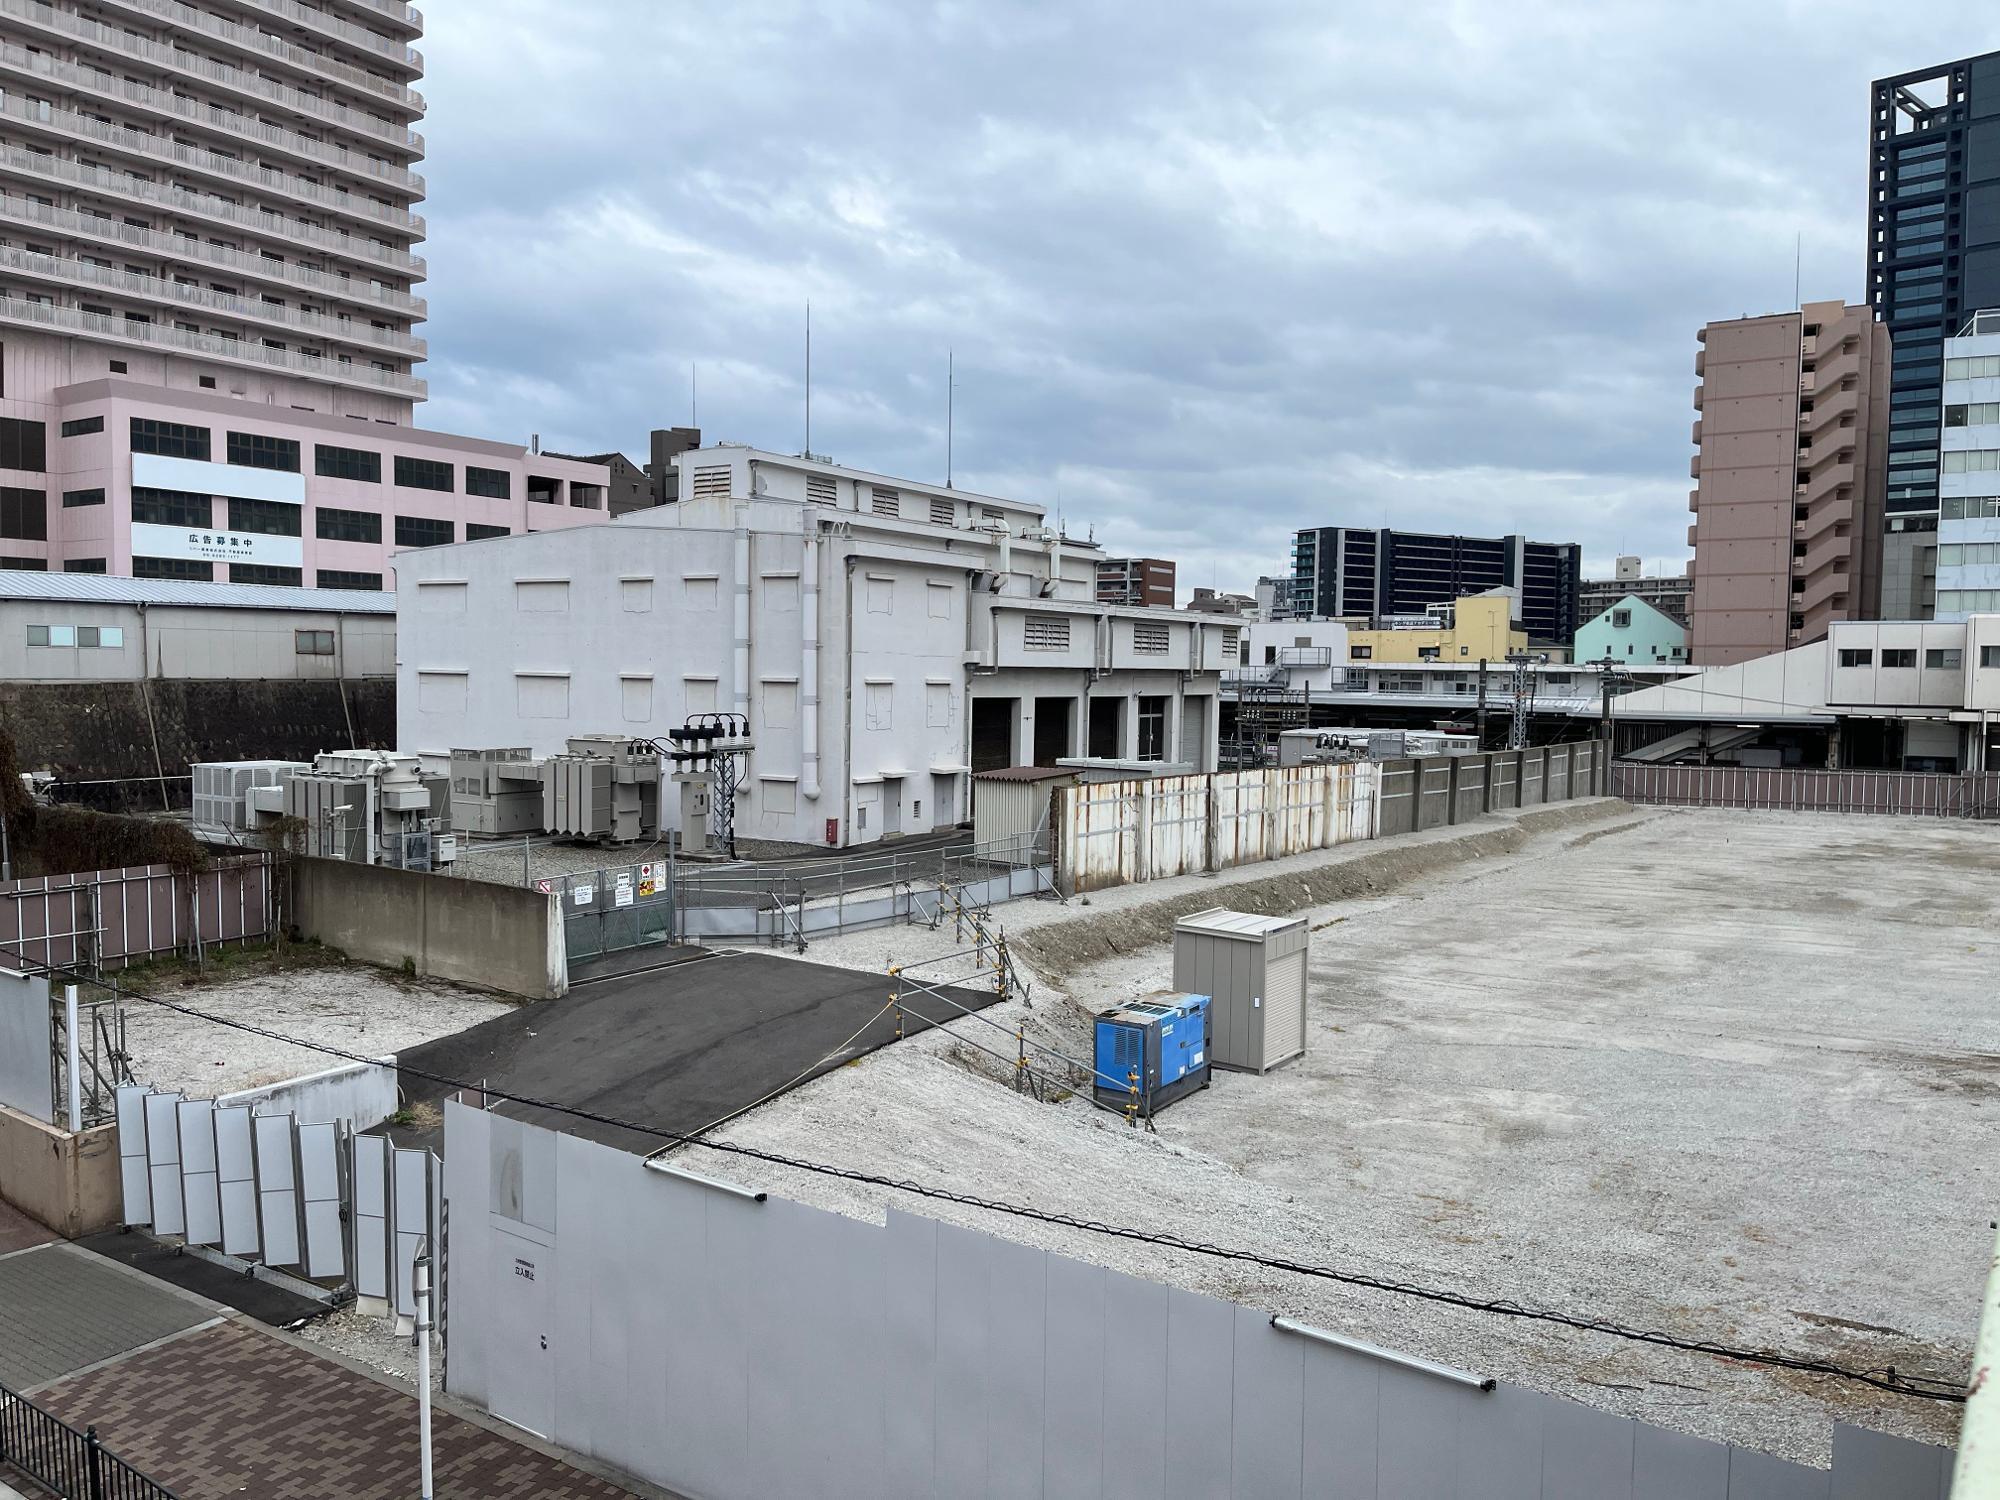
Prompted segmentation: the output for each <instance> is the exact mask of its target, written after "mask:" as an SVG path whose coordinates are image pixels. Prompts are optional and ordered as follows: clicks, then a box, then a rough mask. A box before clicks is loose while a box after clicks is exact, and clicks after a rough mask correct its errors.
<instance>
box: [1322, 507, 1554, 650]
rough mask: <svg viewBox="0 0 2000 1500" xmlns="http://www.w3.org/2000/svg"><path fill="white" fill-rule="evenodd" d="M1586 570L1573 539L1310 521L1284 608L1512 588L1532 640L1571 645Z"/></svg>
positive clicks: (1369, 608) (1400, 608)
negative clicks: (1430, 532) (1457, 533)
mask: <svg viewBox="0 0 2000 1500" xmlns="http://www.w3.org/2000/svg"><path fill="white" fill-rule="evenodd" d="M1582 569H1583V549H1582V548H1581V547H1579V546H1578V545H1577V544H1576V543H1574V542H1531V541H1528V540H1527V539H1526V538H1525V537H1519V536H1505V537H1470V536H1430V535H1426V534H1424V533H1422V532H1415V531H1391V530H1379V531H1376V530H1369V531H1364V530H1361V529H1359V528H1356V527H1351V526H1316V527H1308V528H1306V529H1304V530H1302V531H1300V532H1299V533H1298V534H1297V536H1295V537H1294V538H1293V541H1292V580H1291V597H1290V599H1289V601H1287V611H1288V614H1289V617H1290V618H1292V619H1296V620H1310V619H1361V618H1366V619H1370V620H1376V619H1382V618H1384V617H1389V616H1397V615H1410V616H1416V615H1422V614H1424V613H1425V612H1426V611H1428V610H1430V609H1431V608H1433V607H1434V606H1441V605H1446V604H1450V603H1451V602H1452V601H1453V600H1455V599H1462V598H1465V597H1467V596H1468V595H1471V594H1479V593H1484V592H1485V591H1486V590H1488V589H1493V588H1512V589H1518V590H1519V591H1520V595H1521V621H1522V624H1523V625H1524V626H1525V627H1526V628H1527V631H1528V635H1529V636H1530V638H1531V639H1533V640H1536V641H1547V642H1550V643H1552V644H1557V645H1565V646H1566V645H1568V644H1569V642H1570V640H1571V638H1572V637H1574V636H1575V635H1576V627H1577V625H1578V624H1579V623H1581V622H1580V620H1579V618H1578V614H1577V609H1578V599H1579V596H1580V593H1581V589H1582Z"/></svg>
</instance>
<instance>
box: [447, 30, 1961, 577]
mask: <svg viewBox="0 0 2000 1500" xmlns="http://www.w3.org/2000/svg"><path fill="white" fill-rule="evenodd" d="M1892 13H1893V15H1894V20H1893V22H1891V21H1890V20H1889V19H1888V18H1889V16H1890V15H1891V14H1892ZM427 14H428V19H429V26H430V31H429V34H428V36H427V37H426V39H425V41H424V43H423V46H424V50H425V53H426V58H427V70H428V76H427V78H426V79H425V81H424V85H423V87H424V90H425V92H426V94H427V95H428V97H429V100H430V117H429V119H428V121H427V122H426V123H425V125H424V126H423V129H424V131H425V133H426V135H427V137H428V141H429V147H428V154H429V160H428V163H427V165H426V167H425V171H426V173H427V175H428V177H429V181H430V191H431V198H430V201H429V203H428V204H427V205H426V210H425V211H426V212H427V214H428V217H429V220H430V243H429V245H428V247H427V253H428V256H429V259H430V277H431V280H430V284H429V286H428V288H427V289H426V290H427V291H428V294H429V297H430V303H431V322H430V326H429V329H428V330H427V331H428V334H429V337H430V343H431V351H432V357H431V360H430V364H429V366H428V370H427V373H428V375H429V378H430V383H431V400H430V402H429V404H428V407H427V409H425V410H424V411H422V412H421V413H420V421H421V422H422V423H423V425H425V426H429V427H435V428H441V429H444V430H447V431H460V432H467V433H472V434H477V435H480V436H488V437H496V438H510V439H513V440H516V441H525V440H526V438H527V436H528V434H529V433H530V432H539V433H540V434H541V435H542V440H543V443H544V445H545V446H548V447H554V448H559V449H564V450H568V451H599V450H603V449H609V448H619V449H622V450H623V451H625V452H626V453H627V454H628V455H630V456H631V457H632V458H633V459H634V460H635V461H638V462H644V460H645V451H644V450H645V445H646V433H647V431H648V430H649V429H650V428H652V427H655V426H669V425H673V424H679V423H685V422H687V420H688V416H689V368H690V366H691V365H692V366H695V367H698V370H699V420H700V426H701V428H702V431H703V433H704V435H705V436H706V437H708V438H709V439H710V440H715V439H723V440H728V441H740V442H748V443H753V444H755V445H757V446H759V447H765V448H772V449H777V450H779V451H784V452H796V451H798V450H799V449H800V448H801V446H802V445H803V444H804V442H805V431H804V417H803V407H804V401H803V388H804V380H803V374H804V371H803V363H804V361H803V324H804V307H805V303H806V302H807V300H808V299H810V300H811V302H812V307H813V403H812V422H813V425H812V446H813V449H814V451H815V452H818V453H823V454H830V455H832V456H833V457H834V458H835V459H837V460H838V461H840V462H842V463H847V464H852V465H855V466H857V467H860V468H867V469H874V470H878V471H882V472H886V473H890V474H896V475H904V476H908V477H911V478H918V479H928V480H941V479H943V478H944V475H945V391H946V379H945V364H946V351H947V349H955V350H956V355H957V371H958V391H957V420H956V423H955V434H956V437H955V470H956V481H957V483H958V484H959V485H960V486H961V487H962V488H967V489H977V490H985V491H988V492H991V493H996V494H1003V495H1008V496H1013V497H1017V498H1020V499H1025V500H1034V501H1040V502H1042V503H1044V504H1047V505H1049V506H1050V507H1051V508H1052V509H1059V510H1060V511H1061V513H1062V514H1063V516H1064V517H1065V519H1066V520H1067V522H1068V523H1069V525H1070V528H1071V530H1072V531H1074V532H1077V533H1079V534H1081V532H1082V531H1083V529H1084V528H1086V527H1088V526H1091V525H1094V526H1095V528H1096V534H1097V537H1098V539H1099V540H1100V541H1101V542H1103V543H1104V544H1105V545H1106V546H1107V547H1109V548H1111V549H1112V550H1113V551H1114V552H1128V551H1129V552H1147V553H1155V554H1163V555H1165V556H1168V557H1172V558H1175V559H1177V560H1178V561H1179V563H1180V566H1181V585H1182V591H1183V594H1185V592H1186V590H1187V589H1188V588H1189V587H1190V586H1192V585H1194V584H1207V583H1211V582H1213V583H1219V584H1220V585H1221V586H1222V587H1224V588H1247V587H1248V586H1249V584H1250V583H1251V582H1252V581H1253V580H1254V579H1255V578H1256V576H1257V575H1258V574H1259V573H1262V572H1277V571H1282V570H1283V569H1285V568H1287V567H1288V566H1289V564H1288V562H1287V561H1286V558H1287V554H1288V552H1289V548H1290V537H1291V533H1292V531H1293V530H1294V529H1296V528H1297V527H1300V526H1309V525H1338V524H1348V525H1365V526H1379V525H1385V524H1393V525H1398V526H1404V527H1409V528H1415V529H1423V530H1434V531H1465V532H1471V533H1482V534H1495V533H1504V532H1514V531H1520V532H1525V533H1527V534H1528V535H1529V536H1531V537H1533V538H1535V539H1537V540H1547V541H1579V542H1581V543H1582V544H1583V548H1584V557H1585V563H1586V569H1587V571H1592V572H1595V571H1597V570H1599V569H1602V568H1606V567H1608V564H1609V562H1610V560H1611V558H1612V557H1613V556H1614V555H1615V554H1617V553H1619V552H1620V551H1629V552H1636V553H1640V554H1642V555H1644V556H1645V557H1646V558H1647V559H1648V562H1649V565H1651V564H1657V563H1660V562H1665V563H1667V564H1669V565H1670V566H1671V567H1672V568H1673V569H1674V570H1676V571H1677V570H1678V568H1679V566H1680V565H1681V563H1682V562H1683V561H1684V560H1685V558H1686V556H1687V547H1686V534H1687V526H1688V522H1689V519H1690V518H1689V515H1688V511H1687V492H1688V489H1689V487H1690V484H1691V481H1690V480H1689V478H1688V473H1687V470H1688V459H1689V457H1690V456H1691V454H1692V448H1691V446H1690V442H1689V426H1690V424H1691V423H1692V421H1693V419H1694V415H1695V414H1694V411H1693V408H1692V404H1691V394H1692V389H1693V385H1694V373H1693V361H1694V353H1695V347H1696V346H1695V342H1694V334H1695V330H1696V329H1697V328H1698V327H1699V326H1700V325H1701V324H1702V323H1703V322H1705V321H1707V320H1709V319H1712V318H1724V317H1735V316H1741V315H1744V314H1751V313H1762V312H1772V311H1777V310H1780V309H1782V308H1784V307H1786V306H1788V305H1790V304H1791V300H1792V290H1793V251H1794V244H1795V242H1800V241H1799V238H1798V237H1802V245H1803V250H1802V256H1801V259H1802V264H1803V289H1804V293H1805V296H1806V297H1807V298H1808V299H1813V298H1825V297H1844V298H1848V299H1852V300H1858V299H1859V298H1860V296H1861V294H1862V279H1863V273H1864V259H1863V257H1864V223H1865V201H1866V198H1865V183H1866V148H1867V103H1868V96H1867V85H1868V83H1869V80H1870V79H1872V78H1874V77H1877V76H1881V75H1884V74H1887V73H1891V72H1901V71H1906V70H1909V69H1912V68H1918V67H1925V66H1929V65H1931V64H1933V63H1936V62H1941V61H1945V60H1948V59H1951V58H1955V57H1961V56H1965V55H1968V54H1971V53H1975V52H1979V51H1984V50H1988V49H1991V48H1994V47H2000V21H1996V20H1995V18H1994V14H1993V10H1992V6H1991V3H1990V0H1904V3H1903V4H1900V5H1897V6H1894V7H1886V6H1885V5H1884V4H1883V3H1882V0H1811V3H1791V0H1727V3H1709V0H1681V3H1667V0H1661V3H1657V4H1655V3H1645V4H1640V3H1633V0H1576V3H1572V0H1533V3H1531V4H1527V5H1519V6H1511V5H1500V4H1494V3H1491V0H1467V3H1432V0H1398V3H1392V4H1391V3H1376V0H1339V3H1334V0H1298V3H1279V0H1226V3H1224V0H1216V3H1207V4H1186V5H1159V4H1153V3H1147V0H1119V3H1111V0H1051V3H1046V4H1043V3H1014V0H933V3H919V0H822V3H814V4H805V3H800V4H782V3H770V4H765V3H760V0H476V3H473V0H434V3H433V4H431V5H430V6H429V7H427ZM1885 34H1889V35H1888V39H1887V40H1885V41H1876V40H1873V38H1876V37H1882V36H1884V35H1885ZM1859 38H1870V39H1871V40H1869V41H1868V42H1866V43H1865V44H1863V43H1858V42H1857V39H1859Z"/></svg>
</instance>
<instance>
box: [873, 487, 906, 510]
mask: <svg viewBox="0 0 2000 1500" xmlns="http://www.w3.org/2000/svg"><path fill="white" fill-rule="evenodd" d="M868 507H869V509H870V510H872V511H874V512H875V514H876V515H878V516H900V515H901V514H902V513H903V505H902V500H901V497H899V496H898V495H897V494H896V492H895V491H894V490H881V489H878V490H871V491H869V495H868Z"/></svg>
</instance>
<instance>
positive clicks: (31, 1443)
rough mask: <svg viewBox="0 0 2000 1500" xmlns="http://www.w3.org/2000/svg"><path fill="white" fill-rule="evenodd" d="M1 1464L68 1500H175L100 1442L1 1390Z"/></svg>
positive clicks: (89, 1432) (94, 1432) (93, 1435)
mask: <svg viewBox="0 0 2000 1500" xmlns="http://www.w3.org/2000/svg"><path fill="white" fill-rule="evenodd" d="M0 1464H12V1465H13V1466H14V1467H15V1468H17V1469H19V1470H20V1471H21V1472H22V1473H23V1474H26V1475H27V1476H28V1477H29V1478H30V1479H33V1480H34V1481H35V1482H36V1483H37V1484H42V1485H46V1486H47V1487H48V1488H49V1489H51V1490H53V1491H54V1492H55V1493H56V1494H58V1495H63V1496H68V1497H70V1500H175V1497H174V1492H173V1491H172V1490H170V1489H168V1488H167V1487H166V1486H165V1485H163V1484H159V1483H157V1482H155V1481H154V1480H151V1479H149V1478H147V1477H146V1476H145V1475H144V1474H142V1473H140V1472H139V1471H138V1470H137V1469H135V1468H133V1467H132V1465H130V1464H128V1463H126V1462H125V1460H124V1459H122V1458H120V1457H118V1455H117V1454H115V1453H113V1452H112V1451H111V1450H110V1449H108V1448H106V1447H105V1446H104V1445H103V1444H102V1443H100V1442H99V1441H98V1440H97V1429H96V1428H95V1427H86V1428H84V1429H83V1430H82V1431H81V1432H79V1431H78V1430H77V1429H76V1428H74V1427H72V1426H70V1425H69V1423H67V1422H65V1421H63V1420H62V1418H60V1417H58V1416H55V1415H53V1414H52V1413H50V1412H46V1411H43V1410H42V1409H41V1408H40V1407H39V1406H37V1405H35V1403H34V1402H32V1401H30V1400H28V1398H27V1397H25V1396H20V1395H16V1394H15V1393H14V1392H13V1391H10V1390H8V1389H7V1388H6V1387H5V1386H0Z"/></svg>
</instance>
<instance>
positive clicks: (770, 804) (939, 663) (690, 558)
mask: <svg viewBox="0 0 2000 1500" xmlns="http://www.w3.org/2000/svg"><path fill="white" fill-rule="evenodd" d="M679 470H680V476H681V496H680V501H679V503H678V504H674V505H666V506H661V507H658V508H656V509H649V510H644V511H639V512H636V513H634V514H631V515H627V516H622V517H620V518H618V519H617V520H615V521H613V522H611V523H609V524H607V525H604V526H591V527H581V528H576V529H572V530H567V531H560V532H557V531H550V532H541V533H536V534H533V535H527V536H513V537H505V538H496V539H493V540H488V541H478V542H466V543H461V544H458V545H455V546H443V547H431V548H426V549H424V550H422V551H414V552H405V553H401V554H399V555H398V556H397V558H396V559H395V566H396V570H397V586H398V593H397V596H396V606H397V654H398V662H397V673H396V675H397V734H398V742H399V745H400V748H401V749H403V750H404V751H405V752H412V751H414V752H416V753H418V754H420V755H422V756H423V757H424V759H425V762H426V764H427V765H428V766H436V767H439V768H442V767H443V765H444V758H445V757H446V756H447V754H448V753H449V752H450V751H451V750H453V749H455V748H463V749H478V748H487V747H501V746H523V747H526V748H528V749H529V750H531V751H532V752H534V753H535V754H538V755H539V754H546V753H549V752H551V751H556V750H560V749H562V748H563V744H564V741H565V740H566V739H567V738H568V737H569V736H571V735H580V734H631V735H635V736H645V737H648V738H658V739H664V738H665V736H666V733H667V731H668V730H669V729H670V728H672V727H674V726H677V725H680V724H682V723H683V722H685V721H686V719H687V718H688V716H689V715H691V714H698V713H704V712H711V711H725V712H728V711H734V712H736V713H741V714H745V715H747V716H748V718H749V721H750V726H751V734H752V737H753V740H754V749H753V750H752V752H751V754H750V757H749V765H748V768H747V771H746V773H745V775H744V778H743V783H742V787H741V791H740V797H739V802H738V805H737V809H736V828H737V832H738V834H739V835H740V836H741V837H743V838H745V839H755V840H759V841H764V842H768V843H776V844H792V845H804V846H816V847H822V848H823V847H827V846H829V845H831V846H839V847H845V846H848V845H853V844H864V843H869V842H873V841H875V840H877V839H880V838H883V837H884V836H887V835H896V834H913V833H922V832H927V831H930V830H932V829H940V828H948V827H950V826H952V825H953V824H955V823H957V822H959V821H960V820H962V819H963V818H965V817H966V816H967V809H968V796H969V786H968V775H969V773H970V772H973V771H979V770H988V769H997V768H999V767H1003V766H1011V765H1026V764H1042V765H1053V764H1054V763H1055V761H1056V760H1057V759H1058V758H1059V757H1069V756H1091V757H1096V758H1100V759H1107V760H1134V761H1156V762H1163V763H1170V764H1177V765H1180V766H1186V767H1188V768H1191V769H1194V770H1198V771H1208V770H1213V769H1214V767H1215V743H1216V726H1217V704H1218V698H1219V694H1220V689H1221V672H1222V670H1223V669H1224V668H1225V667H1229V666H1234V665H1236V662H1237V656H1238V637H1239V635H1240V633H1241V627H1240V626H1239V625H1238V624H1235V623H1233V622H1229V623H1225V622H1224V621H1221V620H1217V619H1215V618H1214V617H1206V616H1201V615H1194V614H1186V613H1180V612H1176V611H1171V610H1163V609H1148V608H1133V607H1120V606H1112V605H1100V604H1098V603H1096V602H1095V600H1094V599H1093V597H1092V596H1093V593H1094V591H1095V586H1096V565H1097V559H1098V557H1099V555H1100V553H1099V549H1098V548H1097V547H1096V546H1095V545H1093V544H1090V543H1084V542H1078V541H1075V540H1073V539H1070V538H1066V537H1063V536H1061V535H1059V534H1058V532H1057V531H1056V530H1055V529H1054V528H1052V527H1050V526H1048V525H1047V524H1045V519H1044V512H1043V510H1042V508H1041V507H1040V506H1037V505H1030V504H1024V503H1022V502H1019V501H1012V500H1000V499H994V498H992V497H989V496H983V495H974V494H968V493H966V492H964V491H962V490H953V489H949V488H945V487H942V486H937V485H928V484H921V483H916V482H913V481H910V480H903V479H890V478H887V477H884V476H882V475H878V474H870V473H865V472H861V471H858V470H854V469H848V468H842V467H839V466H837V465H835V464H832V463H829V462H825V461H821V460H818V459H810V458H798V457H790V456H785V455H780V454H775V453H766V452H762V451H759V450H756V449H751V448H742V447H728V446H723V447H714V448H707V449H702V450H700V451H698V452H695V453H690V454H687V455H684V456H683V457H682V458H681V460H680V463H679ZM676 816H677V810H676V811H670V812H669V814H668V821H669V824H670V825H671V824H672V822H673V821H674V819H675V817H676Z"/></svg>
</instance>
